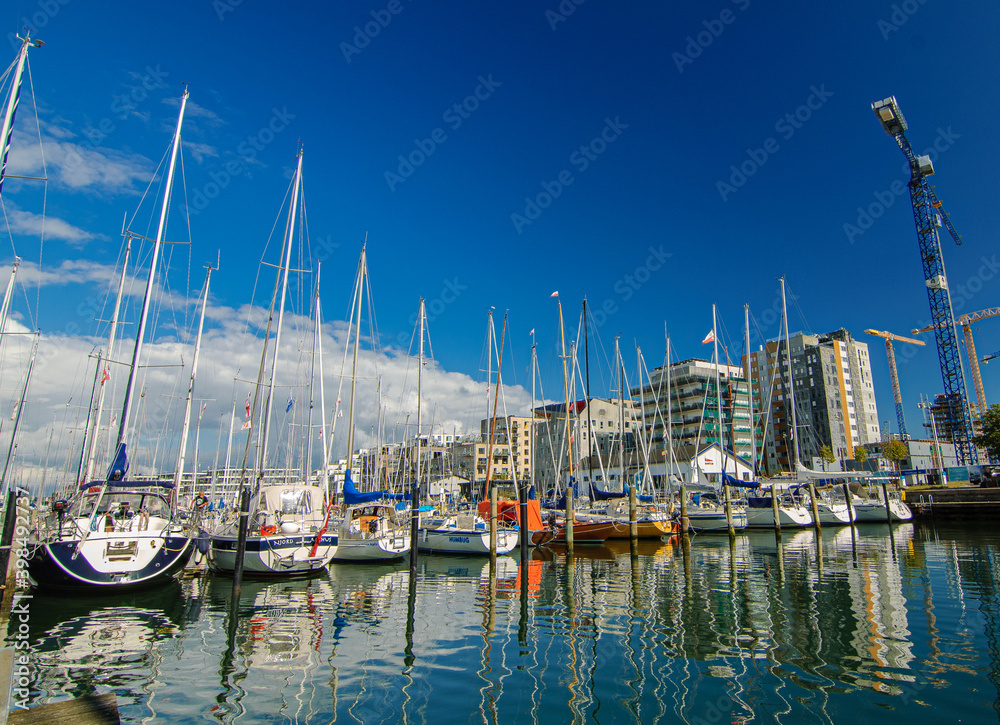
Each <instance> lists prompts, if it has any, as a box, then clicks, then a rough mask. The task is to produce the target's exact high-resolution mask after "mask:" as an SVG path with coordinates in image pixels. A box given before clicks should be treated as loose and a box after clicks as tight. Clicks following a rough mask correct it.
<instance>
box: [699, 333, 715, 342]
mask: <svg viewBox="0 0 1000 725" xmlns="http://www.w3.org/2000/svg"><path fill="white" fill-rule="evenodd" d="M710 342H715V330H709V331H708V334H707V335H705V339H704V340H702V341H701V344H702V345H707V344H708V343H710Z"/></svg>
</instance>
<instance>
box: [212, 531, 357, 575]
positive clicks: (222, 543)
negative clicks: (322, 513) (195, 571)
mask: <svg viewBox="0 0 1000 725" xmlns="http://www.w3.org/2000/svg"><path fill="white" fill-rule="evenodd" d="M315 542H316V535H315V534H305V535H299V536H287V535H281V534H278V535H274V536H247V540H246V550H245V552H244V554H243V573H244V575H246V576H309V575H310V574H314V573H316V572H318V571H321V570H322V569H324V568H325V567H326V565H327V564H328V563H329V562H330V559H331V558H332V557H333V556H334V553H335V552H336V550H337V548H338V546H337V535H336V534H332V533H331V534H324V535H323V537H322V538H321V540H320V542H319V546H318V547H316V554H315V555H312V556H310V554H311V553H312V548H313V545H314V544H315ZM237 543H238V540H237V537H236V536H228V535H215V536H212V537H211V548H210V549H209V564H210V565H211V567H212V569H213V570H214V571H217V572H221V573H227V574H231V573H232V572H233V571H234V570H235V568H236V547H237Z"/></svg>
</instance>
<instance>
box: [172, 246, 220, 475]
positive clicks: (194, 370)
mask: <svg viewBox="0 0 1000 725" xmlns="http://www.w3.org/2000/svg"><path fill="white" fill-rule="evenodd" d="M211 279H212V266H211V265H209V266H208V271H207V273H206V274H205V294H204V296H203V297H202V298H201V317H200V318H199V320H198V336H197V337H196V338H195V341H194V359H193V360H192V361H191V379H190V381H188V391H187V398H186V400H185V402H184V422H183V423H182V424H181V442H180V446H179V448H178V450H177V466H176V468H175V469H174V490H179V489H180V485H181V478H182V477H183V476H184V454H185V453H186V452H187V439H188V432H189V431H190V430H191V403H192V402H193V397H194V381H195V378H196V377H198V356H199V354H200V353H201V333H202V332H203V331H204V329H205V308H206V307H208V284H209V282H210V281H211ZM203 412H204V411H203ZM198 422H199V424H200V423H201V415H200V414H199V415H198ZM196 441H197V437H196ZM194 454H195V461H194V478H193V479H192V482H191V483H192V486H191V493H194V488H195V486H194V484H195V483H196V482H197V480H198V446H197V442H196V444H195V451H194Z"/></svg>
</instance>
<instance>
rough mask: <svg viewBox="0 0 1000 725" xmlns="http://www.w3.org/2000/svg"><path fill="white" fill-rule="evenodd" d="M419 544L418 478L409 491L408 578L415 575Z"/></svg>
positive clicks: (418, 477)
mask: <svg viewBox="0 0 1000 725" xmlns="http://www.w3.org/2000/svg"><path fill="white" fill-rule="evenodd" d="M419 544H420V476H419V475H418V476H417V478H416V480H415V481H414V482H413V487H412V488H411V490H410V576H411V577H412V576H416V573H417V551H418V548H419Z"/></svg>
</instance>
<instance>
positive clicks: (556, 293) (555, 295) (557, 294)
mask: <svg viewBox="0 0 1000 725" xmlns="http://www.w3.org/2000/svg"><path fill="white" fill-rule="evenodd" d="M558 296H559V290H556V291H555V292H553V293H552V294H550V295H549V297H558Z"/></svg>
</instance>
